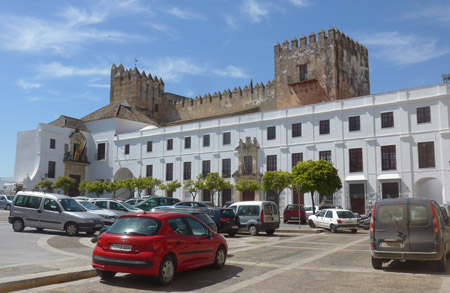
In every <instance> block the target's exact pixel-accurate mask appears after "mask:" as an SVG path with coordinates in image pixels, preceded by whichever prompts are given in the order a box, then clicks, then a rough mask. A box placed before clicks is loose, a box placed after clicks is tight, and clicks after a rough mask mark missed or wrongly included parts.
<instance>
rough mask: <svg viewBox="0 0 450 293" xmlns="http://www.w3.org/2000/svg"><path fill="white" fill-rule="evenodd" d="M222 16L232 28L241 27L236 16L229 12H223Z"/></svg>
mask: <svg viewBox="0 0 450 293" xmlns="http://www.w3.org/2000/svg"><path fill="white" fill-rule="evenodd" d="M222 17H223V19H224V21H225V23H226V24H227V27H228V28H229V29H230V30H232V31H236V30H238V29H239V24H238V20H237V19H236V17H233V16H231V15H229V14H223V15H222Z"/></svg>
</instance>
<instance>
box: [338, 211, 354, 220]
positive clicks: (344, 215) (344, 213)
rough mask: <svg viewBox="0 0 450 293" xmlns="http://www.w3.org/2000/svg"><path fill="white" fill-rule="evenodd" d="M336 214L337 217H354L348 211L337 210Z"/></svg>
mask: <svg viewBox="0 0 450 293" xmlns="http://www.w3.org/2000/svg"><path fill="white" fill-rule="evenodd" d="M337 216H338V218H339V219H350V218H356V216H355V214H354V213H352V212H350V211H339V212H337Z"/></svg>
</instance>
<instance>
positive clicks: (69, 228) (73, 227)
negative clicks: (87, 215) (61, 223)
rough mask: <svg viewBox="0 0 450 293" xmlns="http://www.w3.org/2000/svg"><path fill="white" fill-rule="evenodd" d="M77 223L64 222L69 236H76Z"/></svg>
mask: <svg viewBox="0 0 450 293" xmlns="http://www.w3.org/2000/svg"><path fill="white" fill-rule="evenodd" d="M78 231H79V229H78V225H77V224H75V223H68V224H66V234H67V235H69V236H77V235H78Z"/></svg>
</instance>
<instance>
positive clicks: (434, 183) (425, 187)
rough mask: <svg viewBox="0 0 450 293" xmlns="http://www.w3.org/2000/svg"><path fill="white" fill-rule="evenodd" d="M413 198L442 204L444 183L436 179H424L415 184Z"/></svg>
mask: <svg viewBox="0 0 450 293" xmlns="http://www.w3.org/2000/svg"><path fill="white" fill-rule="evenodd" d="M413 197H422V198H428V199H432V200H435V201H436V202H438V203H439V204H442V203H443V199H442V183H441V182H440V181H439V180H438V179H436V178H422V179H420V180H418V181H417V182H416V183H415V184H414V194H413Z"/></svg>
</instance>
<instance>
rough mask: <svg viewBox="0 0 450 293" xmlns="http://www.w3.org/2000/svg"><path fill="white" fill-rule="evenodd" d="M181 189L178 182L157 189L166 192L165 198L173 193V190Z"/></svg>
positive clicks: (168, 183) (162, 185) (171, 182)
mask: <svg viewBox="0 0 450 293" xmlns="http://www.w3.org/2000/svg"><path fill="white" fill-rule="evenodd" d="M180 187H181V183H180V182H178V180H175V181H170V182H167V183H166V184H161V185H160V186H159V188H161V189H162V190H165V191H166V196H167V195H168V194H171V193H173V192H174V191H175V190H177V189H178V188H180Z"/></svg>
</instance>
